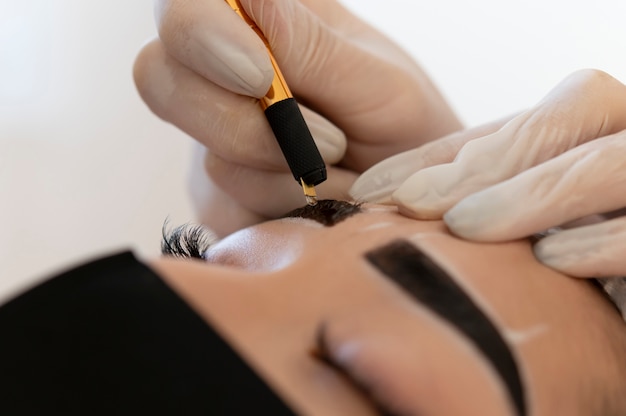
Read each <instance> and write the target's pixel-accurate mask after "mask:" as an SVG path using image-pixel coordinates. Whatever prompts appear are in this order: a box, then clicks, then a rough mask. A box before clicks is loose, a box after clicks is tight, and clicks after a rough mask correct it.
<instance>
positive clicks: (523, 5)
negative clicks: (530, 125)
mask: <svg viewBox="0 0 626 416" xmlns="http://www.w3.org/2000/svg"><path fill="white" fill-rule="evenodd" d="M205 1H210V0H205ZM259 1H260V0H259ZM345 4H346V5H348V6H349V7H351V8H352V9H353V10H354V11H355V12H357V13H358V14H360V15H362V16H363V17H364V18H365V19H367V20H368V21H370V23H372V24H373V25H375V26H376V27H378V28H380V29H381V30H383V31H384V32H386V33H387V34H389V36H391V37H392V38H394V39H395V40H396V41H398V42H399V43H401V44H402V45H403V46H404V47H405V48H406V49H407V50H408V51H409V52H410V53H411V54H412V55H413V56H415V58H416V59H417V60H418V61H419V62H420V63H421V64H422V65H423V66H424V68H425V69H426V70H427V71H428V72H429V73H430V74H431V76H432V77H433V78H434V79H435V81H436V82H437V83H438V85H439V86H440V87H441V89H442V91H443V92H444V94H445V95H446V97H447V98H448V99H449V100H450V101H451V103H452V105H453V106H454V108H455V109H456V110H457V111H458V113H459V114H460V116H461V117H462V119H463V121H464V122H465V123H466V124H467V125H474V124H478V123H481V122H484V121H487V120H490V119H493V118H497V117H500V116H503V115H506V114H509V113H511V112H514V111H517V110H520V109H524V108H526V107H528V106H530V105H532V104H534V103H535V102H536V101H537V100H539V99H540V98H541V97H542V96H543V95H544V94H545V93H546V92H547V91H548V90H549V89H550V88H552V86H554V85H555V84H556V83H557V82H558V81H560V80H561V79H562V78H563V77H565V76H566V75H567V74H569V73H571V72H572V71H574V70H576V69H579V68H585V67H595V68H600V69H603V70H605V71H607V72H609V73H611V74H613V75H614V76H616V77H617V78H619V79H621V80H622V81H625V80H626V26H625V25H624V24H623V18H624V16H626V2H624V1H623V0H613V1H610V0H597V1H595V2H590V1H588V0H584V1H583V0H552V1H551V0H526V1H524V2H514V1H502V0H499V1H498V0H473V1H471V2H468V1H465V0H436V1H416V0H411V1H409V0H376V1H374V0H345ZM151 36H154V25H153V19H152V2H151V0H108V1H104V2H95V1H85V0H20V1H13V0H0V298H1V297H3V296H8V294H10V293H13V292H15V290H18V289H19V288H22V287H24V286H25V285H28V284H32V283H33V282H35V281H37V280H38V279H41V278H42V277H44V276H45V275H46V274H47V273H51V272H52V271H55V270H58V268H63V267H66V266H68V265H70V264H73V263H74V262H76V261H78V260H81V259H85V258H88V257H90V256H93V255H96V254H99V253H103V252H107V251H111V250H116V249H121V248H132V249H134V250H136V252H137V253H139V254H141V255H155V254H157V253H158V245H159V237H160V228H161V225H162V223H163V221H164V220H165V218H166V217H168V216H169V217H170V218H171V220H172V222H173V223H182V222H186V221H189V220H193V211H192V209H191V206H190V204H189V201H188V200H187V197H186V191H185V175H186V169H187V167H186V166H187V160H188V157H189V149H190V139H189V138H187V137H186V136H185V135H184V134H182V133H180V132H178V131H177V130H176V129H175V128H173V127H172V126H169V125H166V124H165V123H163V122H161V121H160V120H158V119H157V118H156V117H154V116H153V115H152V114H151V113H150V112H149V111H148V110H147V108H146V107H145V106H144V105H143V103H142V102H141V100H140V99H139V97H138V95H137V93H136V92H135V88H134V85H133V83H132V77H131V68H132V63H133V59H134V56H135V55H136V53H137V51H138V49H139V48H140V47H141V45H142V43H143V42H144V41H145V40H147V39H148V38H150V37H151Z"/></svg>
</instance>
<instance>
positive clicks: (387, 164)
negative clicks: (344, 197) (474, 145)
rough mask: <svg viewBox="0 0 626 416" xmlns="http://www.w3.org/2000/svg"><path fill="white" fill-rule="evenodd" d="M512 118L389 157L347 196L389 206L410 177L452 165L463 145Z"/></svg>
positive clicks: (462, 131)
mask: <svg viewBox="0 0 626 416" xmlns="http://www.w3.org/2000/svg"><path fill="white" fill-rule="evenodd" d="M511 118H512V116H509V117H505V118H503V119H501V120H496V121H494V122H491V123H487V124H484V125H481V126H478V127H473V128H471V129H467V130H460V131H457V132H454V133H451V134H449V135H447V136H445V137H442V138H441V139H437V140H434V141H432V142H429V143H426V144H424V145H422V146H420V147H418V148H416V149H412V150H407V151H406V152H402V153H400V154H397V155H395V156H391V157H389V158H387V159H385V160H383V161H382V162H379V163H377V164H376V165H374V166H372V167H371V168H369V169H368V170H366V171H365V172H363V173H362V174H361V176H359V178H358V179H357V180H356V182H354V185H352V188H350V195H351V196H352V198H353V199H355V200H357V201H363V202H376V203H379V204H388V203H391V202H392V201H391V195H392V194H393V192H395V191H396V189H398V188H399V187H400V185H402V183H404V181H406V180H407V179H408V178H409V177H410V176H411V175H412V174H414V173H415V172H417V171H419V170H421V169H424V168H427V167H429V166H435V165H440V164H442V163H449V162H452V161H453V160H454V158H455V157H456V155H457V153H458V152H459V150H460V149H461V147H463V145H465V143H467V142H469V141H470V140H474V139H476V138H478V137H482V136H486V135H488V134H491V133H493V132H495V131H497V130H499V129H500V128H501V127H502V126H503V125H504V124H505V123H506V122H508V121H509V120H510V119H511Z"/></svg>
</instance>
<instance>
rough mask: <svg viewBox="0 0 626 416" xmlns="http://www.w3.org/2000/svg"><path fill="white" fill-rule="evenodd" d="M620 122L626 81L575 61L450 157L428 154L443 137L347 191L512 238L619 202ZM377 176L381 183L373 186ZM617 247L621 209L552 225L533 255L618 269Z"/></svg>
mask: <svg viewBox="0 0 626 416" xmlns="http://www.w3.org/2000/svg"><path fill="white" fill-rule="evenodd" d="M624 129H626V87H625V86H624V85H623V84H622V83H620V82H619V81H617V80H616V79H614V78H612V77H611V76H609V75H608V74H606V73H603V72H601V71H595V70H584V71H580V72H577V73H575V74H573V75H571V76H570V77H568V78H567V79H566V80H565V81H563V82H562V83H561V84H560V85H559V86H557V87H556V88H555V89H554V90H553V91H551V92H550V93H549V95H548V96H547V97H546V98H545V99H544V100H542V101H541V102H540V103H539V104H538V105H537V106H535V107H534V108H533V109H531V110H529V111H527V112H525V113H523V114H521V115H519V116H517V117H515V118H514V119H512V120H511V121H510V122H509V123H507V124H506V125H504V126H503V127H502V128H501V129H499V130H498V131H496V132H494V133H492V134H488V135H486V136H483V137H480V138H477V139H475V140H470V141H468V142H467V143H466V144H465V145H463V146H462V147H461V149H460V151H459V152H458V154H456V157H454V159H453V160H452V159H447V157H440V155H439V154H438V153H437V150H436V147H435V146H439V147H443V148H445V146H446V144H447V143H446V140H447V139H444V140H443V142H442V143H433V144H431V145H429V146H424V147H422V148H418V149H416V150H414V151H411V152H408V153H406V154H403V155H399V156H397V157H394V158H391V159H389V160H387V161H385V162H383V163H381V164H380V165H378V166H376V167H374V168H372V169H371V170H370V171H368V172H365V173H364V174H363V175H362V176H361V177H360V178H359V180H358V181H357V182H356V183H355V184H354V186H353V188H352V194H353V195H354V196H355V197H357V198H360V199H363V200H371V199H379V200H380V199H383V200H384V199H387V200H389V199H391V200H392V201H393V202H394V203H396V204H397V205H398V206H399V209H400V211H401V212H402V213H404V214H406V215H408V216H411V217H415V218H425V219H430V218H441V217H442V216H443V218H444V220H445V222H446V223H447V225H448V227H449V228H450V230H451V231H452V232H453V233H455V234H457V235H459V236H461V237H464V238H467V239H471V240H476V241H485V242H494V241H505V240H511V239H516V238H521V237H525V236H529V235H532V234H535V233H537V232H541V231H543V230H546V229H549V228H551V227H555V226H560V225H563V224H566V223H568V222H571V221H573V220H576V219H579V218H583V217H586V216H589V215H592V214H601V213H606V212H609V211H614V210H617V209H620V208H623V207H626V193H624V192H622V190H623V189H625V188H626V131H624ZM433 149H435V151H434V152H433ZM438 158H439V159H440V160H439V163H443V164H439V165H437V166H432V164H430V165H429V164H428V163H426V164H425V165H426V166H430V167H427V168H424V164H421V162H420V161H421V160H423V159H438ZM407 160H413V162H412V169H411V171H410V172H407V171H406V167H400V168H396V166H399V165H400V164H401V163H403V161H407ZM394 169H400V170H401V171H403V172H401V173H400V174H398V175H396V174H395V173H393V171H394ZM390 172H392V173H390ZM385 178H387V183H386V187H385V191H383V192H380V191H375V190H374V189H375V188H376V184H382V183H384V182H385ZM624 252H626V219H625V218H617V219H612V220H610V221H604V222H600V223H597V221H596V223H595V224H590V225H586V226H582V227H575V228H570V229H568V230H565V231H562V232H559V233H553V234H552V235H550V236H548V237H546V238H545V239H543V240H541V241H540V242H539V243H538V244H537V245H536V246H535V253H536V256H537V257H538V258H539V260H541V261H543V262H544V263H546V264H547V265H549V266H551V267H553V268H556V269H558V270H561V271H563V272H566V273H568V274H571V275H576V276H613V275H618V274H626V257H624V255H623V253H624Z"/></svg>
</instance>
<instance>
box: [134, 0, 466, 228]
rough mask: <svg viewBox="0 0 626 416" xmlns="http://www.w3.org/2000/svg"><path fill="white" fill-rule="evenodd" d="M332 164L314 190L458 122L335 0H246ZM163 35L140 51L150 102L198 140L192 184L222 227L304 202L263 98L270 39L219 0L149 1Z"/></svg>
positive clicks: (202, 209) (141, 82)
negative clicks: (264, 109) (263, 107)
mask: <svg viewBox="0 0 626 416" xmlns="http://www.w3.org/2000/svg"><path fill="white" fill-rule="evenodd" d="M242 6H243V7H244V9H245V10H246V12H247V13H248V15H249V16H250V17H251V18H252V19H253V20H254V21H255V22H256V23H257V25H258V26H259V27H260V28H261V30H262V31H263V32H264V33H265V35H266V37H267V39H268V41H269V43H270V44H271V46H272V49H273V52H274V55H275V57H276V59H277V61H278V63H279V65H280V67H281V69H282V71H283V74H284V76H285V78H286V80H287V83H288V84H289V86H290V88H291V90H292V92H293V93H294V95H295V96H296V97H297V98H298V100H299V101H300V103H304V104H306V106H304V107H303V108H302V110H303V114H304V117H305V119H306V120H307V123H308V124H309V127H310V128H311V130H312V134H313V136H314V138H315V141H316V143H317V145H318V147H319V149H320V152H321V154H322V156H323V157H324V159H325V161H326V162H327V164H328V165H330V166H329V169H328V180H327V181H326V182H325V183H323V184H322V185H320V186H318V187H317V189H318V195H319V197H320V198H346V197H347V196H348V189H349V187H350V186H351V185H352V183H353V182H354V180H355V179H356V177H357V174H358V173H361V172H362V171H364V170H365V169H367V168H369V167H370V166H372V165H373V164H374V163H376V162H378V161H380V160H382V159H384V158H385V157H388V156H390V155H392V154H396V153H398V152H400V151H403V150H407V149H410V148H413V147H415V146H417V145H419V144H422V143H425V142H427V141H429V140H432V139H434V138H437V137H440V136H442V135H444V134H446V133H449V132H451V131H455V130H458V129H460V128H461V125H460V123H459V121H458V119H457V118H456V116H455V115H454V114H453V112H452V111H451V109H450V108H449V106H448V105H447V103H446V102H445V100H444V99H443V98H442V97H441V95H440V94H439V92H438V91H437V90H436V89H435V87H434V86H433V85H432V84H431V82H430V80H429V79H428V77H427V76H426V75H425V74H424V72H423V71H422V70H421V69H420V68H419V66H418V65H417V64H416V63H414V62H413V61H412V60H411V59H410V58H409V57H408V56H407V55H406V54H405V53H404V52H403V51H402V50H401V49H400V48H399V47H398V46H396V45H395V44H394V43H392V42H391V41H390V40H388V39H387V38H386V37H384V36H382V35H381V34H380V33H378V32H377V31H376V30H374V29H373V28H372V27H370V26H368V25H367V24H365V23H364V22H363V21H361V20H360V19H358V18H357V17H355V16H354V15H352V14H351V13H350V12H348V11H347V10H346V9H345V8H344V7H343V6H341V5H340V4H339V3H338V2H336V1H334V0H301V1H295V0H263V1H260V0H242ZM156 19H157V23H158V26H159V34H160V39H158V40H154V41H153V42H151V43H149V44H148V45H146V47H145V48H144V49H143V50H142V52H141V53H140V55H139V57H138V58H137V61H136V65H135V80H136V84H137V87H138V89H139V92H140V94H141V96H142V97H143V99H144V100H145V102H146V103H147V104H148V106H149V107H150V108H151V109H152V110H153V111H154V112H155V113H156V114H157V115H158V116H160V117H161V118H163V119H164V120H166V121H169V122H171V123H173V124H175V125H176V126H178V127H179V128H181V129H182V130H183V131H185V132H187V133H188V134H189V135H191V136H192V137H194V138H195V139H197V140H198V141H199V142H200V143H201V144H202V145H203V146H204V147H205V148H206V149H208V151H206V150H205V149H203V148H199V149H198V152H199V153H200V155H199V157H197V158H196V170H194V173H193V174H192V193H193V195H194V196H195V201H196V205H197V209H198V214H199V216H200V218H201V219H202V220H203V222H205V223H207V224H208V225H210V226H211V227H212V228H214V229H215V230H216V231H217V233H218V234H220V235H224V234H227V233H229V232H231V231H234V230H236V229H238V228H241V227H243V226H246V225H250V224H253V223H255V222H258V221H260V220H262V219H264V218H272V217H276V216H277V215H280V214H282V213H284V212H286V211H287V210H289V209H292V208H295V207H297V206H301V205H303V204H304V197H303V195H302V190H301V189H300V187H299V186H298V184H297V183H296V182H295V180H294V179H293V176H292V175H291V173H290V172H289V170H288V167H287V164H286V162H285V161H284V158H283V156H282V153H281V152H280V149H279V147H278V145H277V143H276V141H275V139H274V137H273V135H272V133H271V130H270V128H269V126H268V124H267V121H266V120H265V116H264V114H263V112H262V110H261V108H260V107H259V105H258V102H257V99H256V98H254V97H261V96H263V95H264V94H265V92H266V90H267V89H268V87H269V85H270V81H271V78H272V75H273V72H272V69H271V66H270V61H269V58H268V57H267V53H266V50H265V47H264V46H263V44H262V43H261V41H260V40H259V39H258V37H257V36H256V35H255V34H254V32H253V31H252V30H250V28H249V27H247V25H246V24H245V23H244V22H243V21H242V20H241V19H240V18H239V17H238V16H236V15H235V13H234V12H233V11H232V10H231V9H230V8H229V6H228V5H227V4H226V3H225V2H224V1H223V0H160V1H157V2H156Z"/></svg>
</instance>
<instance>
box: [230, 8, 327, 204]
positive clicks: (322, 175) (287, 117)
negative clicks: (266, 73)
mask: <svg viewBox="0 0 626 416" xmlns="http://www.w3.org/2000/svg"><path fill="white" fill-rule="evenodd" d="M225 1H226V3H228V5H229V6H230V7H231V8H232V9H233V10H234V11H235V13H237V14H238V15H239V17H241V18H242V19H243V20H244V22H246V23H247V24H248V26H250V28H251V29H252V30H254V32H255V33H256V34H257V36H259V38H260V39H261V40H262V41H263V43H264V44H265V47H266V49H267V52H268V56H269V57H270V60H271V62H272V66H273V67H274V79H273V80H272V85H271V86H270V88H269V90H268V91H267V93H266V94H265V96H264V97H263V98H261V99H260V100H259V101H260V104H261V107H262V108H263V111H264V112H265V117H266V118H267V121H268V122H269V125H270V127H271V128H272V131H273V132H274V136H275V137H276V141H277V142H278V145H279V146H280V150H281V151H282V152H283V155H284V156H285V160H286V161H287V164H288V165H289V169H290V170H291V173H292V174H293V177H294V179H295V180H296V181H297V182H298V183H300V184H301V185H302V191H303V192H304V195H305V196H306V200H307V203H309V204H310V205H314V204H315V203H316V202H317V196H316V193H315V185H318V184H320V183H322V182H324V181H325V180H326V165H325V164H324V159H323V158H322V155H321V154H320V152H319V149H318V148H317V146H316V145H315V140H313V136H312V135H311V132H310V130H309V128H308V126H307V125H306V121H305V120H304V117H303V116H302V112H301V111H300V107H299V106H298V103H297V102H296V100H295V99H294V98H293V95H292V94H291V91H290V90H289V87H287V83H286V82H285V78H284V77H283V74H282V73H281V71H280V69H279V68H278V64H277V63H276V60H275V59H274V56H273V55H272V52H271V48H270V45H269V43H268V42H267V39H266V38H265V35H263V33H262V32H261V29H259V27H258V26H257V25H256V24H255V23H254V22H253V21H252V19H250V16H248V15H247V14H246V12H245V11H244V10H243V8H242V7H241V3H240V2H239V0H225Z"/></svg>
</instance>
